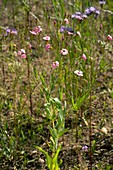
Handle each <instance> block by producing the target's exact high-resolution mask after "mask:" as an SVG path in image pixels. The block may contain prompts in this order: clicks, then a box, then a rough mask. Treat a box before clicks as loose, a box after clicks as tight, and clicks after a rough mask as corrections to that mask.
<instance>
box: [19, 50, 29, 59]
mask: <svg viewBox="0 0 113 170" xmlns="http://www.w3.org/2000/svg"><path fill="white" fill-rule="evenodd" d="M17 54H18V56H20V57H21V58H26V57H27V56H26V51H25V50H24V49H21V50H19V51H18V53H17Z"/></svg>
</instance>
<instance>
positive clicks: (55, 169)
mask: <svg viewBox="0 0 113 170" xmlns="http://www.w3.org/2000/svg"><path fill="white" fill-rule="evenodd" d="M45 111H46V112H45V116H46V118H47V119H49V120H50V122H51V123H52V124H51V126H50V125H49V126H48V128H49V131H50V134H51V136H50V140H51V142H50V144H49V148H50V149H51V151H52V154H51V156H50V155H49V153H48V152H46V151H45V150H43V149H42V148H41V147H39V146H36V148H37V149H38V150H39V151H40V152H42V153H43V154H44V155H45V157H46V162H47V166H48V169H49V170H59V169H60V164H61V163H62V161H61V160H60V162H59V161H58V155H59V152H60V151H61V144H60V143H59V139H60V138H61V137H62V135H63V134H64V133H65V132H67V129H65V114H66V104H65V106H64V109H62V103H61V101H60V100H59V99H58V98H51V97H50V99H49V103H46V104H45Z"/></svg>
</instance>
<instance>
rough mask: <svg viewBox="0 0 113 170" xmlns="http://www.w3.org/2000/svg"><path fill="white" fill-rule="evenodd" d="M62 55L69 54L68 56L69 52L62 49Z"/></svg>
mask: <svg viewBox="0 0 113 170" xmlns="http://www.w3.org/2000/svg"><path fill="white" fill-rule="evenodd" d="M60 53H61V54H62V55H67V54H68V50H66V49H62V50H61V51H60Z"/></svg>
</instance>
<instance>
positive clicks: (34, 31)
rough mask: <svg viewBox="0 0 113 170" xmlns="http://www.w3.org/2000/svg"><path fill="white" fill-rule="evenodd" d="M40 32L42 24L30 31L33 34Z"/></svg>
mask: <svg viewBox="0 0 113 170" xmlns="http://www.w3.org/2000/svg"><path fill="white" fill-rule="evenodd" d="M40 32H42V28H41V26H38V27H35V28H34V29H33V30H32V31H30V33H31V34H33V35H37V34H39V33H40Z"/></svg>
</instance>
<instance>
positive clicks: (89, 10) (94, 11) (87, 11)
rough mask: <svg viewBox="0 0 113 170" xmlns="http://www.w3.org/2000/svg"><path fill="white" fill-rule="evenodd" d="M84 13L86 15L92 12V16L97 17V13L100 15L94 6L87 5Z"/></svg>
mask: <svg viewBox="0 0 113 170" xmlns="http://www.w3.org/2000/svg"><path fill="white" fill-rule="evenodd" d="M85 14H86V15H87V16H90V15H92V14H94V16H95V17H97V16H98V15H100V11H99V10H98V9H96V8H95V7H89V8H87V9H85Z"/></svg>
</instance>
